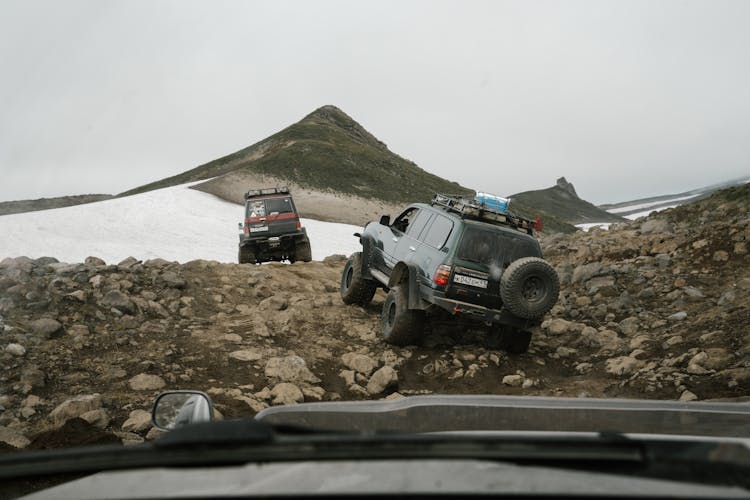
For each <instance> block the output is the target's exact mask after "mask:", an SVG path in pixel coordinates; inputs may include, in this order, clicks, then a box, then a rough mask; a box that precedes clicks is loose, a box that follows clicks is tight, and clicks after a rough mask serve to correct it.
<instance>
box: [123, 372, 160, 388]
mask: <svg viewBox="0 0 750 500" xmlns="http://www.w3.org/2000/svg"><path fill="white" fill-rule="evenodd" d="M128 385H129V386H130V388H131V389H133V390H134V391H155V390H157V389H161V388H162V387H164V386H165V385H167V383H166V382H164V379H163V378H161V377H160V376H158V375H152V374H149V373H139V374H138V375H136V376H135V377H133V378H131V379H130V380H128Z"/></svg>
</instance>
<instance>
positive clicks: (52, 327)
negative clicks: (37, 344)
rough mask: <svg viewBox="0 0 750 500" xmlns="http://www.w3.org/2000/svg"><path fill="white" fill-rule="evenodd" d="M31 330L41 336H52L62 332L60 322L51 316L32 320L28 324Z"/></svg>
mask: <svg viewBox="0 0 750 500" xmlns="http://www.w3.org/2000/svg"><path fill="white" fill-rule="evenodd" d="M29 326H30V327H31V332H32V333H33V334H35V335H38V336H39V337H41V338H52V337H54V336H56V335H57V334H60V333H62V324H61V323H60V322H59V321H57V320H54V319H52V318H42V319H37V320H35V321H32V322H31V324H30V325H29Z"/></svg>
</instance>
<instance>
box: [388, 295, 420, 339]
mask: <svg viewBox="0 0 750 500" xmlns="http://www.w3.org/2000/svg"><path fill="white" fill-rule="evenodd" d="M408 294H409V288H408V285H405V284H399V285H396V286H394V287H393V288H391V290H390V292H388V297H386V299H385V303H384V304H383V312H382V313H381V316H380V332H381V333H382V334H383V340H385V341H386V342H388V343H389V344H393V345H397V346H405V345H409V344H415V343H416V341H417V340H418V339H419V337H420V335H421V334H422V330H423V328H424V311H420V310H414V309H409V307H408V303H409V296H408Z"/></svg>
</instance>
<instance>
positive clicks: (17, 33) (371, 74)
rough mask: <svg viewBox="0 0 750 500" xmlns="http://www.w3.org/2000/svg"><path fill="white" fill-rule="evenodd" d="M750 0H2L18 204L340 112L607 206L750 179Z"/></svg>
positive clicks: (6, 142)
mask: <svg viewBox="0 0 750 500" xmlns="http://www.w3.org/2000/svg"><path fill="white" fill-rule="evenodd" d="M748 26H750V1H742V0H738V1H718V0H707V1H687V2H685V1H655V0H646V1H641V2H638V1H620V2H608V1H602V0H592V1H555V2H543V1H527V0H523V1H507V2H503V1H488V2H479V1H473V2H472V1H451V2H438V1H424V2H418V1H403V0H400V1H390V2H389V1H382V0H378V1H369V2H365V1H326V2H323V1H297V2H280V1H267V2H251V1H244V2H240V1H235V2H229V1H223V2H222V1H215V0H211V1H209V0H206V1H186V0H179V1H178V0H175V1H154V0H148V1H134V0H128V1H126V0H122V1H103V0H90V1H64V2H62V1H56V0H49V1H35V0H18V1H14V0H0V62H1V64H0V200H13V199H23V198H38V197H49V196H60V195H68V194H81V193H118V192H122V191H125V190H126V189H129V188H133V187H136V186H138V185H141V184H145V183H147V182H150V181H154V180H158V179H161V178H164V177H167V176H170V175H174V174H177V173H180V172H183V171H185V170H188V169H190V168H193V167H195V166H197V165H199V164H201V163H205V162H207V161H210V160H213V159H215V158H217V157H220V156H223V155H225V154H227V153H231V152H233V151H236V150H238V149H241V148H243V147H245V146H249V145H250V144H253V143H255V142H257V141H259V140H261V139H263V138H265V137H267V136H268V135H270V134H272V133H274V132H276V131H278V130H280V129H281V128H283V127H285V126H287V125H290V124H291V123H293V122H295V121H298V120H299V119H301V118H302V117H303V116H305V115H306V114H308V113H309V112H311V111H312V110H314V109H315V108H317V107H319V106H321V105H324V104H334V105H336V106H338V107H340V108H341V109H342V110H344V111H345V112H346V113H348V114H349V115H350V116H352V117H353V118H354V119H355V120H357V121H358V122H359V123H361V124H362V125H363V126H364V127H365V128H367V129H368V130H369V131H370V132H372V133H373V134H375V135H376V136H377V137H378V138H379V139H381V140H382V141H384V142H385V143H386V144H388V146H389V147H390V149H391V150H392V151H394V152H396V153H398V154H400V155H401V156H404V157H406V158H408V159H410V160H413V161H415V162H416V163H417V164H418V165H419V166H421V167H422V168H424V169H425V170H428V171H430V172H432V173H435V174H437V175H440V176H442V177H446V178H448V179H450V180H455V181H458V182H460V183H461V184H463V185H466V186H468V187H472V188H475V189H479V190H486V191H491V192H495V193H497V194H503V195H507V194H511V193H515V192H519V191H523V190H528V189H537V188H544V187H547V186H550V185H552V184H553V183H554V181H555V179H556V178H557V177H559V176H563V175H564V176H565V177H567V179H568V180H569V181H571V182H572V183H573V184H574V185H575V186H576V189H577V190H578V193H579V195H581V196H582V197H583V198H586V199H588V200H590V201H593V202H595V203H605V202H614V201H623V200H628V199H633V198H638V197H643V196H647V195H655V194H665V193H674V192H680V191H684V190H687V189H691V188H696V187H701V186H704V185H708V184H713V183H716V182H719V181H724V180H728V179H732V178H736V177H742V176H750V28H748Z"/></svg>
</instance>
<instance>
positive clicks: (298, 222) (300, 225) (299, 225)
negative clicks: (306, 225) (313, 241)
mask: <svg viewBox="0 0 750 500" xmlns="http://www.w3.org/2000/svg"><path fill="white" fill-rule="evenodd" d="M297 229H302V223H301V222H300V221H299V219H297Z"/></svg>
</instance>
